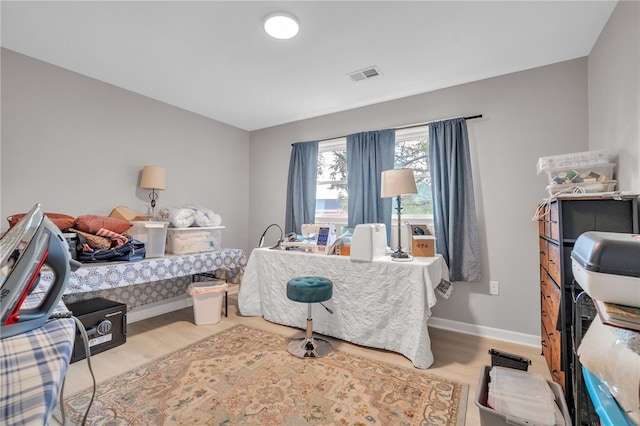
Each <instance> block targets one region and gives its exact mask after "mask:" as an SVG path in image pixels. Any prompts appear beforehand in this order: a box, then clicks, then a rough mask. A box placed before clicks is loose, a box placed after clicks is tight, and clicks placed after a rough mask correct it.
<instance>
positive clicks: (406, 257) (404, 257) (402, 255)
mask: <svg viewBox="0 0 640 426" xmlns="http://www.w3.org/2000/svg"><path fill="white" fill-rule="evenodd" d="M391 260H393V261H395V262H410V261H412V260H413V256H411V255H410V254H409V253H407V252H404V251H402V250H400V249H397V250H396V251H394V252H393V253H391Z"/></svg>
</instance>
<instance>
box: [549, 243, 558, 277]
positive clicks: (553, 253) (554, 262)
mask: <svg viewBox="0 0 640 426" xmlns="http://www.w3.org/2000/svg"><path fill="white" fill-rule="evenodd" d="M547 271H548V272H549V275H550V276H551V278H552V279H553V280H554V281H555V282H556V284H558V285H559V284H560V247H559V246H557V245H556V244H554V243H552V242H549V243H548V244H547Z"/></svg>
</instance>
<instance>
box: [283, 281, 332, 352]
mask: <svg viewBox="0 0 640 426" xmlns="http://www.w3.org/2000/svg"><path fill="white" fill-rule="evenodd" d="M332 295H333V282H331V280H330V279H327V278H323V277H297V278H292V279H291V280H289V282H287V297H288V298H289V299H291V300H293V301H295V302H302V303H307V304H308V307H307V334H306V336H305V337H304V338H303V339H295V340H291V341H290V342H289V345H288V346H287V350H288V351H289V352H290V353H291V354H292V355H295V356H297V357H298V358H319V357H321V356H324V355H326V354H328V353H329V352H331V343H329V342H327V341H326V340H324V339H318V338H314V337H313V321H312V319H311V304H312V303H320V304H321V305H322V306H323V307H324V308H325V309H326V310H327V311H329V313H331V314H332V313H333V312H332V311H331V309H329V308H327V307H326V306H325V305H324V304H322V302H325V301H327V300H329V299H331V296H332Z"/></svg>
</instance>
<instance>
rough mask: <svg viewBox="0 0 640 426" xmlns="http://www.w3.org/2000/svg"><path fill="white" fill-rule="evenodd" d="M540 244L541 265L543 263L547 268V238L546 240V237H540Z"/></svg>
mask: <svg viewBox="0 0 640 426" xmlns="http://www.w3.org/2000/svg"><path fill="white" fill-rule="evenodd" d="M539 244H540V265H543V266H544V267H545V269H546V268H547V262H548V261H549V258H548V255H547V251H548V248H547V244H548V242H547V240H545V239H544V238H542V237H540V238H539Z"/></svg>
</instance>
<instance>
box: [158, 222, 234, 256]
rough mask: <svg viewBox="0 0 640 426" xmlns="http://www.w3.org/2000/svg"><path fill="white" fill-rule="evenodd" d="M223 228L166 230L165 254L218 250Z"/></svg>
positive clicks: (220, 245)
mask: <svg viewBox="0 0 640 426" xmlns="http://www.w3.org/2000/svg"><path fill="white" fill-rule="evenodd" d="M223 229H224V226H207V227H204V226H203V227H191V228H168V229H167V253H172V254H187V253H200V252H203V251H214V250H220V248H221V247H222V230H223Z"/></svg>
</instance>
